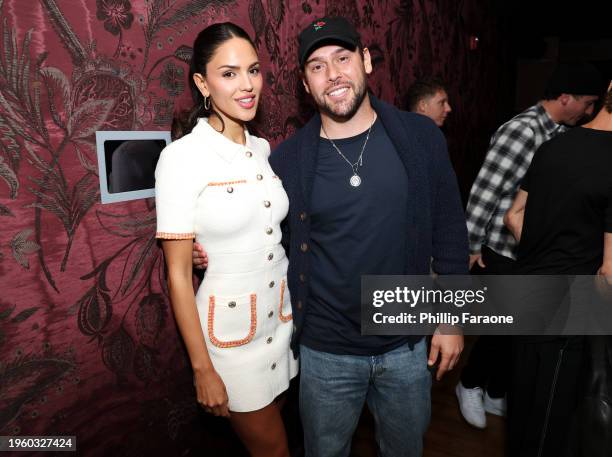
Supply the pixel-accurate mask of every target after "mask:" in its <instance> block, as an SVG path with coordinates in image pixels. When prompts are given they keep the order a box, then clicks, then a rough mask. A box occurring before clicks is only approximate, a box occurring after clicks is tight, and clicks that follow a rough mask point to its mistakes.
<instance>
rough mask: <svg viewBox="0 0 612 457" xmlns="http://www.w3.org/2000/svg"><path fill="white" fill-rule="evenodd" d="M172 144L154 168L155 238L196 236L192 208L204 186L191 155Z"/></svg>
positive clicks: (183, 238)
mask: <svg viewBox="0 0 612 457" xmlns="http://www.w3.org/2000/svg"><path fill="white" fill-rule="evenodd" d="M177 146H180V145H175V144H172V145H170V146H168V147H166V148H165V149H164V150H163V151H162V152H161V155H160V157H159V161H158V162H157V168H156V169H155V206H156V212H157V232H156V234H155V237H156V238H162V239H170V240H188V239H192V238H195V212H196V205H197V200H198V196H199V195H200V193H201V192H202V190H203V188H204V187H205V182H204V180H203V177H202V176H200V177H198V176H197V175H196V174H195V173H194V170H196V169H198V168H199V167H197V166H196V164H195V163H193V160H192V157H191V155H190V154H189V153H188V151H186V150H185V148H184V147H177Z"/></svg>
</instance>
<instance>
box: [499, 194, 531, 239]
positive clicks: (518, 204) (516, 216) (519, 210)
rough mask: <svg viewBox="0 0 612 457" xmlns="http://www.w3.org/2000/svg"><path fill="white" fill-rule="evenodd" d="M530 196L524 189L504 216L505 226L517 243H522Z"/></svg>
mask: <svg viewBox="0 0 612 457" xmlns="http://www.w3.org/2000/svg"><path fill="white" fill-rule="evenodd" d="M528 195H529V194H528V193H527V192H526V191H524V190H523V189H521V190H519V193H518V194H517V195H516V198H515V199H514V202H513V203H512V206H511V207H510V209H509V210H508V212H506V214H505V215H504V224H505V225H506V227H508V230H510V232H511V233H512V236H514V238H515V239H516V241H521V233H522V231H523V219H524V218H525V206H526V205H527V196H528Z"/></svg>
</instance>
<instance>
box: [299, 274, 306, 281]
mask: <svg viewBox="0 0 612 457" xmlns="http://www.w3.org/2000/svg"><path fill="white" fill-rule="evenodd" d="M300 282H306V275H305V274H304V273H300Z"/></svg>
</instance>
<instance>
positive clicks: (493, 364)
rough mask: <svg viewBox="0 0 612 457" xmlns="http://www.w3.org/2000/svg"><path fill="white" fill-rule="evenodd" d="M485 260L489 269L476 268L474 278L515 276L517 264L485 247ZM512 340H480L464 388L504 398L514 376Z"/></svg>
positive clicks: (465, 373)
mask: <svg viewBox="0 0 612 457" xmlns="http://www.w3.org/2000/svg"><path fill="white" fill-rule="evenodd" d="M482 260H483V262H484V264H485V268H481V267H480V266H478V264H476V265H475V266H474V267H473V268H472V274H478V275H507V274H511V273H512V267H513V265H514V260H512V259H510V258H508V257H505V256H502V255H499V254H497V253H496V252H494V251H492V250H491V249H489V248H487V247H485V246H483V250H482ZM509 362H510V337H508V336H497V335H495V336H493V335H483V336H480V337H479V338H478V339H477V340H476V343H475V344H474V346H473V347H472V351H471V352H470V356H469V358H468V360H467V363H466V365H465V367H464V368H463V371H462V372H461V384H463V386H464V387H467V388H468V389H473V388H474V387H482V388H483V389H486V390H487V393H488V394H489V396H490V397H492V398H502V397H503V396H504V395H505V394H506V391H507V388H508V378H509V375H510V369H509V368H510V363H509Z"/></svg>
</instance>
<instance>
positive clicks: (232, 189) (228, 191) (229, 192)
mask: <svg viewBox="0 0 612 457" xmlns="http://www.w3.org/2000/svg"><path fill="white" fill-rule="evenodd" d="M232 192H234V188H233V187H231V186H230V187H228V188H227V193H228V194H231V193H232Z"/></svg>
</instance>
